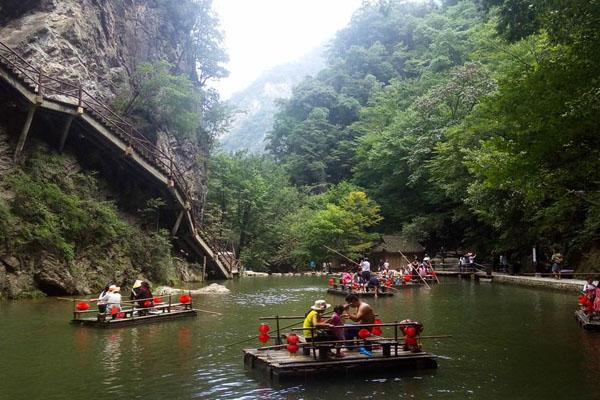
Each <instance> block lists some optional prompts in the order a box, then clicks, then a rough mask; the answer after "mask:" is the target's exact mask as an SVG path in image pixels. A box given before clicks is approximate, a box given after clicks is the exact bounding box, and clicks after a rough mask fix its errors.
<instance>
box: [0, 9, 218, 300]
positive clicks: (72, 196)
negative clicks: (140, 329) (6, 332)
mask: <svg viewBox="0 0 600 400" xmlns="http://www.w3.org/2000/svg"><path fill="white" fill-rule="evenodd" d="M190 7H196V8H194V9H195V10H196V11H197V10H198V8H197V7H201V9H202V10H205V9H203V8H202V7H208V8H207V9H208V10H209V9H210V0H199V1H191V0H181V1H177V2H175V1H163V0H110V1H108V0H19V1H15V0H3V1H2V2H0V41H1V42H3V43H5V44H6V45H8V46H9V47H11V48H13V49H14V50H16V51H17V52H18V53H19V54H20V55H21V56H22V57H23V58H25V59H26V60H27V61H28V62H29V63H31V64H33V65H34V66H36V67H37V68H41V69H42V70H43V71H44V74H45V75H48V76H54V77H58V78H60V79H63V80H70V81H72V82H80V83H81V84H82V85H83V86H84V87H85V89H86V90H87V91H88V92H90V93H92V94H93V95H94V96H95V97H98V98H100V99H102V100H104V101H105V102H106V103H108V104H110V103H112V102H113V100H114V99H115V98H116V97H117V96H119V94H121V93H132V92H134V91H135V84H136V83H135V74H136V69H137V68H138V66H139V65H140V64H142V63H145V62H157V61H166V62H168V63H169V64H170V65H171V66H172V72H173V73H174V74H183V75H186V76H187V77H188V78H190V79H191V80H192V81H194V82H196V84H197V85H198V86H199V87H201V86H202V85H204V83H205V80H206V77H207V76H210V72H206V71H204V70H203V67H204V65H203V64H202V63H200V62H199V61H198V57H199V56H198V51H200V52H202V49H200V50H198V48H201V47H202V43H198V42H197V41H195V42H194V43H191V41H192V39H194V40H195V39H197V38H198V36H196V37H191V36H190V35H192V33H198V32H200V31H201V30H202V29H203V28H202V27H199V26H197V25H195V24H197V22H198V21H197V20H195V21H192V20H191V19H190V18H189V15H190V14H191V10H192V9H191V8H190ZM206 12H207V13H208V12H209V11H206ZM205 22H206V21H205ZM212 22H214V21H210V20H209V21H208V22H206V23H212ZM209 47H210V46H209ZM5 89H6V88H5V87H4V86H3V85H2V84H1V82H0V297H3V296H6V297H9V298H17V297H23V296H30V295H36V294H41V293H45V294H53V295H60V294H88V293H90V292H91V291H94V290H95V289H97V287H98V286H104V284H105V283H106V282H107V281H113V282H116V283H118V284H121V285H127V284H128V283H130V282H131V281H132V279H135V278H136V277H142V276H143V277H144V278H147V279H150V280H152V281H154V282H169V281H171V282H174V281H176V280H179V279H180V280H198V279H201V277H200V276H199V273H198V271H199V269H198V268H196V266H194V265H192V264H188V263H187V262H185V261H184V260H181V259H179V258H177V257H174V256H173V254H170V252H171V250H170V249H171V248H170V244H169V238H168V234H167V233H165V232H164V231H158V230H157V229H156V228H152V229H147V226H146V225H147V224H145V223H144V221H143V213H142V214H140V215H133V214H131V213H129V214H127V213H125V212H123V210H121V209H119V208H118V202H119V201H118V199H119V196H120V193H119V189H118V188H116V187H115V185H114V183H113V182H110V177H109V178H108V179H106V178H103V177H101V176H98V175H97V174H95V173H91V172H90V171H85V170H84V168H83V167H82V165H81V164H80V163H79V162H78V160H77V157H76V155H75V154H66V155H63V156H51V157H50V158H45V156H44V155H45V154H47V153H51V152H52V151H53V148H52V147H48V145H47V144H46V143H43V142H39V141H38V140H35V139H34V138H30V139H28V149H26V155H25V157H24V158H25V159H26V160H27V161H26V162H25V164H24V165H21V166H15V165H13V164H12V153H13V151H14V144H15V138H16V136H17V135H18V132H19V130H20V127H21V125H22V121H23V118H24V114H23V113H22V110H20V109H19V104H18V101H16V100H15V99H12V98H11V95H10V94H9V93H8V91H6V90H5ZM211 101H214V98H213V99H212V100H211ZM9 103H10V104H9ZM36 121H37V122H34V126H33V128H32V131H33V133H35V134H34V135H33V136H37V137H44V136H45V135H44V132H45V131H50V130H54V129H55V128H56V127H54V126H52V118H51V117H49V118H40V119H38V118H37V117H36ZM208 136H209V135H206V134H205V133H204V132H198V135H197V136H196V137H193V138H179V139H178V138H175V137H174V136H172V135H170V134H169V132H166V131H164V130H163V131H161V130H160V128H158V127H157V131H156V132H154V134H153V135H152V137H153V138H154V139H155V140H156V141H157V145H158V147H159V148H161V149H162V150H163V151H165V152H168V153H169V154H172V155H173V156H174V157H175V158H176V159H177V160H178V164H179V167H180V170H182V171H184V174H185V175H186V178H187V179H188V185H189V187H190V188H191V190H192V191H193V194H192V197H193V199H194V200H195V201H194V202H195V204H193V206H194V209H195V210H197V211H198V212H199V213H201V212H202V205H203V201H204V197H205V191H206V178H205V177H206V162H205V160H206V159H207V156H208V149H209V148H210V143H209V141H208ZM204 138H206V139H207V140H206V141H203V139H204ZM98 157H102V155H98ZM203 160H204V161H203ZM117 168H118V167H117ZM63 169H68V170H65V171H63ZM63 172H64V173H63ZM129 211H131V210H129ZM134 211H135V210H134ZM138 211H143V212H147V211H148V210H146V211H144V210H138ZM156 213H157V215H159V214H160V213H159V212H158V211H157V212H156ZM157 219H158V217H157Z"/></svg>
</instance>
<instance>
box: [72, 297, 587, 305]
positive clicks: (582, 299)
mask: <svg viewBox="0 0 600 400" xmlns="http://www.w3.org/2000/svg"><path fill="white" fill-rule="evenodd" d="M579 304H580V305H582V306H585V305H586V304H587V297H585V296H584V295H581V296H579ZM78 305H79V304H78Z"/></svg>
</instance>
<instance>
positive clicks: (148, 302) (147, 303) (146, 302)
mask: <svg viewBox="0 0 600 400" xmlns="http://www.w3.org/2000/svg"><path fill="white" fill-rule="evenodd" d="M144 307H152V302H151V301H150V300H146V301H145V302H144Z"/></svg>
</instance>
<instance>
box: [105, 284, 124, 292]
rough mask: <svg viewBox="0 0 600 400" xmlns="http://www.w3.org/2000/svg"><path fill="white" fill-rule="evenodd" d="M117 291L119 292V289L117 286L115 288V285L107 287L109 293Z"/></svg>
mask: <svg viewBox="0 0 600 400" xmlns="http://www.w3.org/2000/svg"><path fill="white" fill-rule="evenodd" d="M119 290H121V288H120V287H118V286H116V285H110V286H109V287H108V291H109V292H118V291H119Z"/></svg>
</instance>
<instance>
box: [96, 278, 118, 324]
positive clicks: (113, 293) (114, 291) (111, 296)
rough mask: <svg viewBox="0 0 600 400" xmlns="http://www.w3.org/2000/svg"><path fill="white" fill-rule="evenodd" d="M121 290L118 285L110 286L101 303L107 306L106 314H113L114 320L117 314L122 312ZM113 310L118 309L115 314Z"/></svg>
mask: <svg viewBox="0 0 600 400" xmlns="http://www.w3.org/2000/svg"><path fill="white" fill-rule="evenodd" d="M120 290H121V288H120V287H118V286H116V285H110V286H109V287H108V293H106V295H104V297H102V298H101V299H100V300H99V301H101V302H103V303H105V304H106V313H107V314H112V315H113V318H114V317H115V314H116V313H118V312H120V311H121V293H119V291H120ZM113 309H116V312H113Z"/></svg>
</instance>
